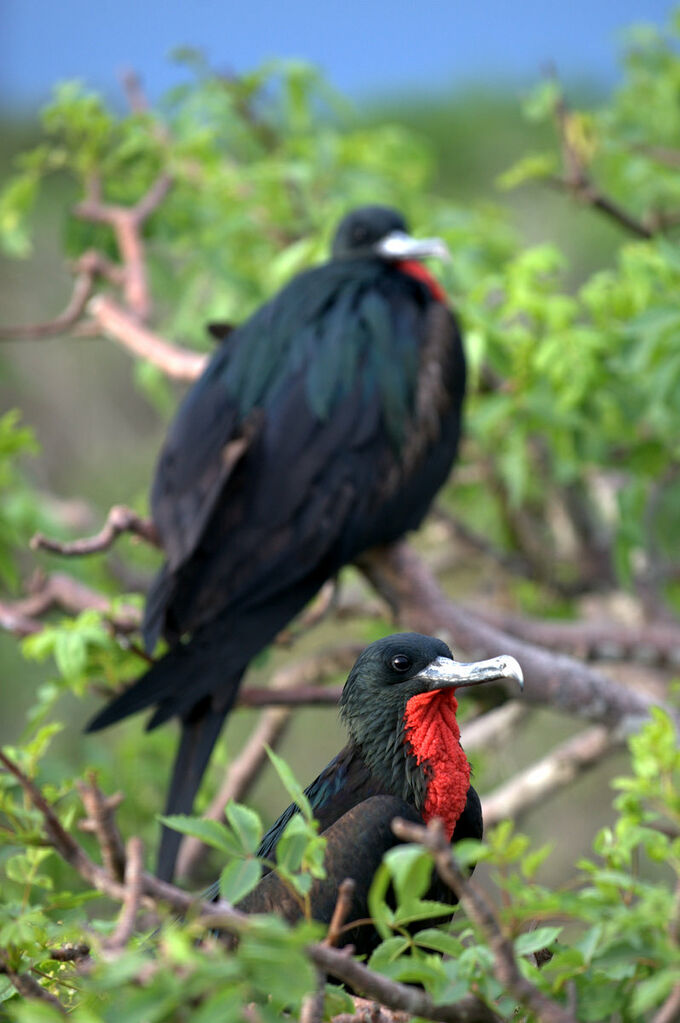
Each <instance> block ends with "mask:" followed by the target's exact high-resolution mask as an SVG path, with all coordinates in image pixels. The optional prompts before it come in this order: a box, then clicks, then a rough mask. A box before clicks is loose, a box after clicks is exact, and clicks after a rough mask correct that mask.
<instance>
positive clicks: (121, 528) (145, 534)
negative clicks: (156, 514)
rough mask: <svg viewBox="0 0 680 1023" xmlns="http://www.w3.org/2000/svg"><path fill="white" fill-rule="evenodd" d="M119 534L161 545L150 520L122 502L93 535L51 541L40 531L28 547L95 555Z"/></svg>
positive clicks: (67, 553)
mask: <svg viewBox="0 0 680 1023" xmlns="http://www.w3.org/2000/svg"><path fill="white" fill-rule="evenodd" d="M122 533H132V534H133V536H137V537H139V538H140V539H142V540H145V541H146V542H147V543H148V544H151V545H152V546H153V547H160V540H159V537H158V533H157V531H156V527H155V526H154V524H153V522H152V521H151V519H145V518H144V517H143V516H142V515H138V514H137V512H135V511H133V510H132V508H126V506H125V505H124V504H116V505H114V506H113V508H111V510H110V511H109V514H108V515H107V516H106V522H105V523H104V526H103V527H102V529H100V531H99V532H98V533H95V535H94V536H88V537H83V538H81V539H79V540H71V541H61V540H52V539H50V538H49V537H47V536H43V534H42V533H36V534H35V536H34V537H32V539H31V549H32V550H34V551H37V550H44V551H51V552H52V553H53V554H63V555H65V556H68V557H72V556H74V555H83V554H97V553H99V552H100V551H106V550H108V549H109V547H111V545H112V544H113V543H114V541H115V540H116V539H117V538H118V537H119V536H120V535H121V534H122Z"/></svg>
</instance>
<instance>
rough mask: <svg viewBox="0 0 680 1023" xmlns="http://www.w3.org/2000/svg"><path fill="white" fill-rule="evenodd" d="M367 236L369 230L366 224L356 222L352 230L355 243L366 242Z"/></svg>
mask: <svg viewBox="0 0 680 1023" xmlns="http://www.w3.org/2000/svg"><path fill="white" fill-rule="evenodd" d="M367 238H368V231H367V230H366V227H365V225H364V224H356V225H355V226H354V229H353V230H352V241H353V242H354V244H355V245H356V244H360V243H361V242H365V241H366V239H367Z"/></svg>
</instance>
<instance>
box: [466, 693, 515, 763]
mask: <svg viewBox="0 0 680 1023" xmlns="http://www.w3.org/2000/svg"><path fill="white" fill-rule="evenodd" d="M528 713H529V711H528V709H527V708H526V707H524V706H523V705H522V704H521V703H520V702H519V700H509V701H508V703H504V704H503V705H502V706H501V707H495V708H494V709H493V710H490V711H487V713H486V714H480V716H479V717H477V718H473V720H472V721H466V722H464V724H462V725H461V739H460V741H461V744H462V746H463V747H464V748H465V749H466V750H467V751H468V753H474V752H476V751H477V750H480V749H486V748H488V747H489V746H494V747H496V749H498V748H499V747H500V746H502V745H503V741H504V740H505V739H506V738H507V737H508V736H510V735H512V734H513V733H514V731H515V729H516V727H517V725H518V724H519V722H520V721H523V720H524V718H526V716H527V715H528Z"/></svg>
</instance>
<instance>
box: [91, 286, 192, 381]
mask: <svg viewBox="0 0 680 1023" xmlns="http://www.w3.org/2000/svg"><path fill="white" fill-rule="evenodd" d="M88 312H89V313H90V315H91V316H92V318H93V321H94V323H95V325H96V327H97V329H98V331H100V332H101V333H103V334H105V335H106V336H107V337H109V338H111V339H112V340H113V341H117V342H118V343H119V344H121V345H123V347H125V348H127V349H128V350H129V351H131V352H132V353H133V354H134V355H136V356H137V357H138V358H140V359H146V360H147V361H148V362H150V363H151V364H152V365H153V366H157V367H158V368H159V369H161V370H162V371H163V372H164V373H165V374H166V375H167V376H169V377H171V378H173V379H174V380H189V381H192V380H196V379H197V378H198V377H199V376H200V375H201V373H202V372H203V370H204V369H205V366H206V363H207V358H206V356H205V355H201V354H200V353H199V352H192V351H191V350H190V349H188V348H180V347H179V346H177V345H171V344H169V343H168V342H167V341H165V340H164V338H162V337H161V336H160V335H159V334H154V333H153V332H152V331H150V330H149V329H148V328H147V327H144V326H142V325H141V324H140V323H139V322H138V321H137V320H136V319H135V317H134V316H133V315H132V314H131V313H129V312H128V311H127V310H126V309H124V308H123V307H122V306H121V305H119V304H118V303H117V302H116V301H114V299H112V298H111V297H110V296H108V295H95V297H94V298H92V299H90V302H89V304H88Z"/></svg>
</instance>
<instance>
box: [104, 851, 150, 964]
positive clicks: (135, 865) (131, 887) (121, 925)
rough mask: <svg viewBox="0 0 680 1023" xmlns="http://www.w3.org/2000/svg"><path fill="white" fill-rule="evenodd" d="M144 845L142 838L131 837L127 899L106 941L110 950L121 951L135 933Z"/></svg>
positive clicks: (126, 869)
mask: <svg viewBox="0 0 680 1023" xmlns="http://www.w3.org/2000/svg"><path fill="white" fill-rule="evenodd" d="M143 868H144V847H143V845H142V840H141V838H135V837H133V838H130V839H129V840H128V843H127V846H126V857H125V899H124V901H123V906H122V909H121V911H120V916H119V917H118V923H117V924H116V929H115V930H114V932H113V934H112V935H111V937H110V938H109V939H108V940H107V941H105V942H104V948H105V949H106V950H107V951H108V952H120V951H121V950H122V949H123V948H125V946H126V945H127V943H128V941H129V940H130V938H131V937H132V935H133V934H134V930H135V923H136V921H137V914H138V913H139V907H140V903H141V899H142V871H143Z"/></svg>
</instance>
